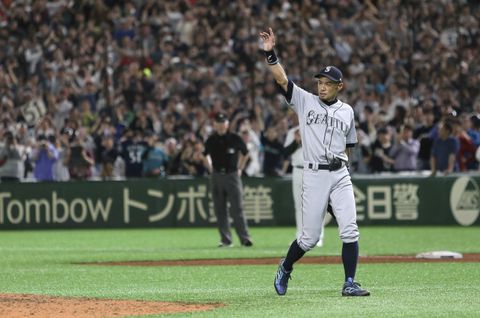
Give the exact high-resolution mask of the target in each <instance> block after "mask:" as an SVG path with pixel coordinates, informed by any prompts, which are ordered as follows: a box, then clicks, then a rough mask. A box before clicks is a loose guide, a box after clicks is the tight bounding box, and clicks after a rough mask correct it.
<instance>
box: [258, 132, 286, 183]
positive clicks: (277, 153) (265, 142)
mask: <svg viewBox="0 0 480 318" xmlns="http://www.w3.org/2000/svg"><path fill="white" fill-rule="evenodd" d="M278 137H279V136H278V132H277V130H276V128H275V127H274V126H270V127H268V128H267V131H266V133H265V134H262V137H261V139H260V141H261V143H262V146H263V169H262V170H263V173H264V175H265V176H268V177H278V176H280V175H281V174H282V173H281V170H282V163H283V144H282V143H280V141H279V138H278Z"/></svg>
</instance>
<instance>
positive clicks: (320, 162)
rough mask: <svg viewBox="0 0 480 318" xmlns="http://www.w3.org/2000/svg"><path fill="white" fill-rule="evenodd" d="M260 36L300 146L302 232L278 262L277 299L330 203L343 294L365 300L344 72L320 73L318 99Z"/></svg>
mask: <svg viewBox="0 0 480 318" xmlns="http://www.w3.org/2000/svg"><path fill="white" fill-rule="evenodd" d="M260 38H261V40H262V41H263V49H264V51H265V56H266V60H267V63H268V65H269V69H270V71H271V73H272V75H273V77H274V78H275V81H276V82H277V84H278V85H279V86H280V87H281V89H282V91H283V94H284V96H285V98H286V100H287V101H288V102H289V103H290V104H291V106H292V108H293V109H294V110H295V112H296V113H297V116H298V119H299V126H300V134H301V139H302V148H303V189H302V233H301V234H300V236H299V237H298V238H297V239H295V240H294V241H293V242H292V244H291V245H290V248H289V250H288V252H287V256H286V257H285V258H283V259H281V260H280V264H279V266H278V270H277V274H276V276H275V280H274V287H275V290H276V292H277V294H278V295H285V293H286V292H287V285H288V280H289V279H290V276H291V273H292V271H293V264H294V263H295V262H296V261H298V260H299V259H300V258H302V257H303V255H304V254H305V253H306V252H307V251H309V250H310V249H312V248H313V247H314V246H315V244H316V243H317V242H318V240H319V238H320V234H321V232H322V224H323V219H324V217H325V213H326V209H327V205H328V204H329V203H330V205H331V207H332V210H333V214H334V215H335V218H336V220H337V224H338V231H339V236H340V239H341V240H342V242H343V247H342V261H343V267H344V272H345V282H344V284H343V288H342V295H343V296H368V295H370V293H369V292H368V291H367V290H365V289H363V288H361V287H360V284H358V283H357V282H355V281H354V278H355V272H356V268H357V261H358V237H359V232H358V226H357V218H356V214H357V213H356V208H355V198H354V194H353V187H352V182H351V180H350V174H349V171H348V169H347V163H348V155H347V153H350V150H349V149H348V148H350V147H354V146H355V144H356V143H357V135H356V131H355V121H354V115H353V109H352V107H351V106H350V105H348V104H346V103H344V102H342V101H340V100H338V99H337V94H338V92H339V91H340V90H341V89H342V88H343V77H342V72H341V71H340V70H339V69H338V68H336V67H334V66H327V67H324V68H323V69H321V71H320V72H319V73H318V74H316V75H315V78H316V79H317V90H318V95H314V94H311V93H309V92H307V91H305V90H303V89H302V88H300V87H298V86H297V85H295V84H294V83H293V82H292V81H291V80H289V79H288V78H287V74H286V73H285V70H284V69H283V67H282V66H281V65H280V63H279V60H278V58H277V56H276V54H275V51H274V47H275V35H274V34H273V31H272V29H271V28H269V29H268V32H261V33H260Z"/></svg>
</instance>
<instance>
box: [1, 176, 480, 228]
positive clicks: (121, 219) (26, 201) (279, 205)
mask: <svg viewBox="0 0 480 318" xmlns="http://www.w3.org/2000/svg"><path fill="white" fill-rule="evenodd" d="M243 182H244V206H245V213H246V216H247V219H248V221H249V224H250V225H251V226H254V225H262V226H270V225H294V224H295V219H294V211H293V199H292V194H291V180H290V179H288V178H279V179H268V178H258V179H257V178H245V179H243ZM353 184H354V190H355V195H356V201H357V202H356V203H357V214H358V220H359V224H372V225H376V224H395V225H454V224H461V225H464V226H469V225H479V224H480V217H479V214H480V191H479V184H480V176H478V175H475V176H473V175H470V176H456V177H455V176H451V177H437V178H428V177H425V178H419V177H416V178H405V177H398V178H373V177H372V178H353ZM214 223H215V216H214V213H213V209H212V204H211V200H210V199H209V193H208V179H203V178H202V179H159V180H145V179H142V180H131V181H106V182H100V181H98V182H67V183H60V182H58V183H18V184H11V183H10V184H0V229H27V228H32V229H33V228H39V229H40V228H107V227H112V228H113V227H116V228H126V227H177V226H178V227H180V226H181V227H186V226H209V225H212V224H214Z"/></svg>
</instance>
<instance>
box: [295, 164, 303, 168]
mask: <svg viewBox="0 0 480 318" xmlns="http://www.w3.org/2000/svg"><path fill="white" fill-rule="evenodd" d="M293 167H294V168H298V169H303V166H302V165H295V166H293Z"/></svg>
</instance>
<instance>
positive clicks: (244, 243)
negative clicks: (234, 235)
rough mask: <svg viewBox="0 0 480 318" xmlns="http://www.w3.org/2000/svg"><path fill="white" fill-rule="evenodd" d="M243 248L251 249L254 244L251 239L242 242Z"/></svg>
mask: <svg viewBox="0 0 480 318" xmlns="http://www.w3.org/2000/svg"><path fill="white" fill-rule="evenodd" d="M242 246H245V247H251V246H253V242H252V241H250V240H249V239H246V240H243V241H242Z"/></svg>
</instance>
